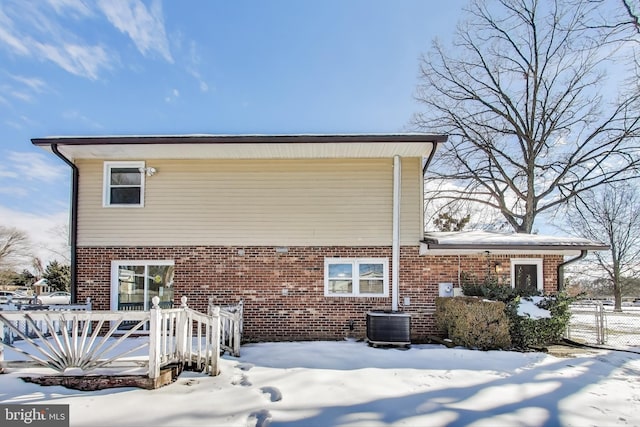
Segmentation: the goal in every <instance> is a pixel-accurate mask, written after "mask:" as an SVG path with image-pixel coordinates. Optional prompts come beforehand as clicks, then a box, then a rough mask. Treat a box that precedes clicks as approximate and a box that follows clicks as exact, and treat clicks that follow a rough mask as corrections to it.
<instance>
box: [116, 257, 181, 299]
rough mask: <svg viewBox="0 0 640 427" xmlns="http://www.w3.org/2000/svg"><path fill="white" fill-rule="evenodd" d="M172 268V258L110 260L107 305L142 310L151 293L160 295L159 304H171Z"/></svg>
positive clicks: (172, 290) (151, 296)
mask: <svg viewBox="0 0 640 427" xmlns="http://www.w3.org/2000/svg"><path fill="white" fill-rule="evenodd" d="M173 271H174V265H173V261H113V262H112V265H111V296H112V297H111V309H112V310H124V311H130V310H134V311H137V310H145V311H146V310H149V309H151V307H152V306H153V303H152V302H151V300H152V299H153V297H155V296H157V297H159V298H160V307H162V308H170V307H172V306H173V294H174V287H173Z"/></svg>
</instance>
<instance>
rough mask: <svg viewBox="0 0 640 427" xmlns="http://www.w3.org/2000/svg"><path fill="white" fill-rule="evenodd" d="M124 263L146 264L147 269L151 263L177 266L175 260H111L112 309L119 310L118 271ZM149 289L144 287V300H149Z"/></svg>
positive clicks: (137, 265)
mask: <svg viewBox="0 0 640 427" xmlns="http://www.w3.org/2000/svg"><path fill="white" fill-rule="evenodd" d="M123 265H131V266H135V267H139V266H144V267H145V271H147V268H148V267H149V266H150V265H170V266H175V262H174V261H173V260H167V259H164V260H157V259H156V260H117V261H111V310H113V311H118V283H119V282H118V271H119V269H120V267H121V266H123ZM147 292H148V289H147V288H146V287H145V289H144V300H145V301H146V300H147Z"/></svg>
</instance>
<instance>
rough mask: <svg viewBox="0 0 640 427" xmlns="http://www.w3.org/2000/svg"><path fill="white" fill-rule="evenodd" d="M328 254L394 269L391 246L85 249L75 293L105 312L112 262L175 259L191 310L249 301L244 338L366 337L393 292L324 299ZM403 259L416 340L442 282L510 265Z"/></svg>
mask: <svg viewBox="0 0 640 427" xmlns="http://www.w3.org/2000/svg"><path fill="white" fill-rule="evenodd" d="M325 257H345V258H346V257H350V258H358V257H368V258H370V257H386V258H388V259H389V262H390V268H391V269H393V268H394V266H393V265H391V248H390V247H289V248H287V252H285V253H280V252H278V251H276V248H275V247H209V246H197V247H117V248H116V247H81V248H78V252H77V263H78V274H77V289H78V295H77V297H78V300H80V301H83V300H84V299H86V298H87V297H91V299H92V301H93V307H94V308H95V309H96V310H108V309H110V294H111V285H110V272H111V261H115V260H118V261H123V260H173V261H174V262H175V276H174V284H175V295H174V303H175V304H176V305H177V304H179V302H180V298H181V297H182V296H183V295H185V296H187V298H188V305H189V306H190V307H192V308H194V309H196V310H199V311H204V312H206V307H207V301H208V299H209V297H212V298H213V300H214V303H215V304H220V305H226V304H234V303H237V302H238V301H239V300H240V299H244V302H245V312H244V313H245V315H244V336H243V339H244V341H248V342H250V341H289V340H295V341H297V340H324V339H327V340H336V339H342V338H345V337H355V338H363V337H364V336H365V334H366V324H365V323H366V312H367V311H369V310H390V309H391V296H389V297H386V298H360V297H347V298H345V297H325V296H324V259H325ZM518 257H522V256H521V255H519V256H518ZM533 257H540V256H533ZM400 260H401V261H400V262H401V268H400V304H402V303H403V302H404V300H405V298H409V302H410V304H409V305H408V306H406V307H403V310H404V311H406V312H409V313H411V314H412V317H411V339H412V342H423V341H425V340H426V337H427V336H428V335H433V334H436V333H437V331H436V330H435V324H434V317H433V313H434V310H435V298H436V297H437V296H438V283H441V282H451V283H454V284H456V285H457V284H458V283H459V282H458V277H459V273H460V271H465V272H468V273H471V274H474V275H476V276H477V277H484V276H485V275H486V274H487V272H488V271H489V264H490V263H493V262H496V261H497V262H502V263H504V265H508V263H509V257H508V256H505V255H502V256H491V257H489V258H487V257H486V256H483V255H463V256H460V257H458V256H457V255H442V256H433V255H429V256H421V255H419V247H418V246H405V247H402V249H401V255H400ZM562 260H563V257H562V256H560V255H550V256H545V257H544V266H543V270H544V281H545V290H546V291H549V292H552V291H554V290H555V286H556V280H557V272H556V270H557V265H558V264H559V263H560V262H562ZM491 265H493V264H491ZM508 277H509V268H508V267H506V268H505V273H504V274H503V275H502V276H501V278H502V280H503V281H504V282H505V283H508V280H509V279H508ZM389 294H391V292H389Z"/></svg>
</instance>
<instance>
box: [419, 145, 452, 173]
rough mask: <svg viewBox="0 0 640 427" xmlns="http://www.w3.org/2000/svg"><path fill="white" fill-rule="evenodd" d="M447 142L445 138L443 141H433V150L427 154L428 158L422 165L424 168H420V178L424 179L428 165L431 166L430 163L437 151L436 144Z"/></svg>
mask: <svg viewBox="0 0 640 427" xmlns="http://www.w3.org/2000/svg"><path fill="white" fill-rule="evenodd" d="M446 140H447V138H446V137H445V138H444V141H436V140H434V141H433V143H432V144H433V148H432V149H431V152H430V153H429V157H427V161H426V162H425V163H424V166H422V178H424V175H425V174H426V173H427V169H428V168H429V165H430V164H431V161H432V160H433V156H435V155H436V151H437V150H438V143H440V142H445V141H446Z"/></svg>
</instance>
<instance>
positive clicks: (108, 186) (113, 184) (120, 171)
mask: <svg viewBox="0 0 640 427" xmlns="http://www.w3.org/2000/svg"><path fill="white" fill-rule="evenodd" d="M144 167H145V165H144V162H104V181H103V182H104V189H103V206H105V207H108V206H131V207H142V206H144V177H145V174H144Z"/></svg>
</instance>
